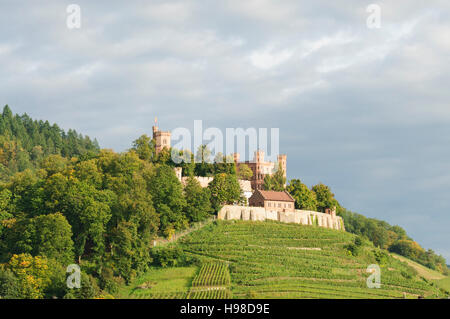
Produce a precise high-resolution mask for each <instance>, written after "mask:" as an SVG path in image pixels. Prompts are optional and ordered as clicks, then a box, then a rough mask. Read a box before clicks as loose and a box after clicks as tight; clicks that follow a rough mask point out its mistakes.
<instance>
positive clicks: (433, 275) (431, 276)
mask: <svg viewBox="0 0 450 319" xmlns="http://www.w3.org/2000/svg"><path fill="white" fill-rule="evenodd" d="M392 256H393V257H395V258H397V259H399V260H401V261H404V262H406V263H407V264H408V265H409V266H411V267H413V268H414V269H415V270H416V271H417V274H418V275H419V276H421V277H424V278H425V279H428V280H439V279H444V278H446V277H445V276H444V275H443V274H441V273H440V272H437V271H435V270H433V269H430V268H427V267H425V266H423V265H421V264H419V263H417V262H415V261H412V260H410V259H408V258H406V257H403V256H400V255H397V254H392Z"/></svg>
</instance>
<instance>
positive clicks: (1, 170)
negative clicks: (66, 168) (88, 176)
mask: <svg viewBox="0 0 450 319" xmlns="http://www.w3.org/2000/svg"><path fill="white" fill-rule="evenodd" d="M98 151H99V146H98V143H97V140H95V139H94V140H91V139H90V138H89V136H83V135H81V134H79V133H77V132H76V131H75V130H71V129H69V130H68V132H67V133H66V132H65V131H64V130H62V129H61V128H60V127H59V126H58V125H57V124H52V125H51V124H50V123H49V122H48V121H42V120H40V121H37V120H33V119H32V118H30V117H29V116H28V115H27V114H22V115H18V114H13V113H12V111H11V109H10V108H9V106H8V105H6V106H5V107H4V108H3V112H2V113H1V114H0V179H2V180H7V178H8V177H9V176H11V175H13V174H14V173H16V172H21V171H24V170H25V169H34V168H38V167H39V165H40V163H41V161H42V160H43V159H44V158H45V157H46V156H48V155H52V154H58V155H61V156H63V157H67V158H71V157H79V156H80V155H83V154H86V153H88V152H92V153H98Z"/></svg>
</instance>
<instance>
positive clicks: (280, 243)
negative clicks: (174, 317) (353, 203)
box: [120, 221, 448, 298]
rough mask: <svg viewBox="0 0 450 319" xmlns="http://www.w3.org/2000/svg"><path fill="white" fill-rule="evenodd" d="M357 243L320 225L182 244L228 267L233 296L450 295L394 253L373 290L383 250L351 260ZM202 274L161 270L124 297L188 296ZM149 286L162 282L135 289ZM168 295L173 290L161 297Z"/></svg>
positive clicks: (196, 238)
mask: <svg viewBox="0 0 450 319" xmlns="http://www.w3.org/2000/svg"><path fill="white" fill-rule="evenodd" d="M353 240H354V235H352V234H350V233H346V232H342V231H336V230H331V229H325V228H319V227H313V226H303V225H296V224H283V223H278V222H251V221H218V222H217V223H214V224H211V225H208V226H206V227H205V228H203V229H201V230H198V231H195V232H193V233H191V234H189V235H187V236H186V237H184V238H182V239H180V240H179V241H178V243H176V245H179V246H181V247H182V248H183V249H184V250H185V252H186V253H188V254H190V255H193V256H196V257H198V258H199V259H200V260H201V261H202V262H204V263H206V262H217V261H221V262H226V263H228V264H229V270H230V274H231V292H232V295H233V297H234V298H403V296H404V294H405V295H406V297H407V298H417V296H419V295H422V296H425V297H429V298H433V297H434V298H435V297H444V294H443V293H442V292H441V291H440V290H439V289H438V288H437V287H435V286H431V285H430V284H429V283H427V282H425V281H424V280H422V279H421V278H420V277H419V276H416V275H414V271H413V270H412V269H411V267H410V266H409V265H408V264H407V263H406V262H405V261H401V260H398V259H396V258H393V257H391V256H389V255H388V259H387V260H386V261H385V262H384V264H381V265H380V266H381V284H382V286H381V288H380V289H369V288H367V285H366V279H367V277H368V276H369V274H368V273H366V268H367V266H368V265H370V264H374V263H378V262H377V261H376V259H375V257H374V253H373V251H375V250H376V249H375V248H373V247H371V246H365V247H364V248H363V251H362V253H360V254H359V255H358V256H356V257H355V256H351V255H349V254H348V252H347V250H346V249H345V248H344V246H345V245H347V244H349V243H351V242H353ZM196 273H198V268H197V267H187V268H166V269H155V270H152V271H150V272H149V273H148V274H146V275H145V276H143V277H142V278H139V280H138V281H137V282H136V283H134V284H133V285H132V286H131V287H128V288H122V290H121V294H120V296H121V297H139V296H141V297H143V298H155V297H156V298H162V297H170V298H173V297H177V298H185V297H186V292H187V291H188V290H189V285H191V284H192V279H193V278H194V276H195V275H196ZM411 274H412V276H411ZM178 278H181V279H182V280H181V282H183V283H182V284H177V285H175V284H169V283H168V282H169V281H172V282H179V281H178ZM143 282H155V283H157V284H156V285H155V286H154V287H152V288H150V289H146V290H133V288H135V287H136V286H138V285H140V284H142V283H143ZM445 284H446V283H444V282H443V285H445ZM447 284H448V283H447ZM164 287H167V288H164ZM168 291H171V293H169V294H165V295H161V294H159V295H158V293H162V292H168ZM175 291H178V292H179V293H178V294H174V293H173V292H175ZM130 293H131V295H130Z"/></svg>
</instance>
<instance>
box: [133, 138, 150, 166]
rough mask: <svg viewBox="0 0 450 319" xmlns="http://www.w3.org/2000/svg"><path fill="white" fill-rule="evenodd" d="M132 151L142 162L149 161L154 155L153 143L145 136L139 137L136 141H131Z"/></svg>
mask: <svg viewBox="0 0 450 319" xmlns="http://www.w3.org/2000/svg"><path fill="white" fill-rule="evenodd" d="M132 149H133V150H135V151H136V153H137V154H138V156H139V158H140V159H141V160H144V161H151V160H152V159H153V158H154V156H155V154H156V150H155V144H154V141H152V139H151V138H150V137H149V136H147V135H146V134H143V135H141V136H140V137H139V138H138V139H137V140H135V141H133V148H132Z"/></svg>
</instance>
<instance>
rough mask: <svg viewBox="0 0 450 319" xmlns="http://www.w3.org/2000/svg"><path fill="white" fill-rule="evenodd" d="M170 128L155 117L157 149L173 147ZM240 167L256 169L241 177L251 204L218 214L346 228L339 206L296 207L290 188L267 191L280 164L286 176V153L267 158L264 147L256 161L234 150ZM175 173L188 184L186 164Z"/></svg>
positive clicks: (208, 179) (203, 181)
mask: <svg viewBox="0 0 450 319" xmlns="http://www.w3.org/2000/svg"><path fill="white" fill-rule="evenodd" d="M170 138H171V133H170V132H168V131H167V132H163V131H160V130H159V128H158V126H157V119H156V118H155V125H154V126H153V139H154V140H155V149H156V153H157V154H158V153H160V152H161V151H162V150H163V149H164V148H167V149H170V147H171V146H170V145H171V143H170ZM233 159H234V163H235V165H236V169H237V170H239V167H240V166H241V165H243V164H245V165H247V166H248V167H249V168H250V169H251V170H252V172H253V176H252V178H251V180H250V181H247V180H239V185H240V186H241V190H242V192H243V194H244V196H245V197H246V198H247V202H248V205H249V206H237V205H225V206H223V207H222V208H221V210H220V211H219V212H218V214H217V218H218V219H224V220H233V219H240V220H254V221H264V220H276V221H279V222H283V223H296V224H302V225H316V226H319V227H325V228H332V229H336V230H345V227H344V221H343V219H342V217H340V216H336V209H335V208H333V209H331V208H327V209H325V213H320V212H315V211H307V210H299V209H295V200H294V198H292V196H291V195H290V194H289V193H288V192H287V191H284V192H275V191H264V190H262V189H263V185H264V178H265V177H266V176H267V175H272V174H274V173H275V172H276V171H277V169H278V167H279V165H281V168H282V170H283V175H284V177H285V178H286V168H287V167H286V160H287V156H286V155H285V154H280V155H278V157H277V159H278V162H270V161H265V160H264V151H262V150H257V151H255V155H254V158H253V160H252V161H244V162H240V161H239V159H240V155H239V153H234V154H233ZM174 170H175V174H176V176H177V178H178V179H179V181H180V182H181V183H182V184H183V185H185V184H186V177H183V176H182V175H183V174H182V168H181V167H175V169H174ZM195 178H196V179H197V180H198V181H199V183H200V185H201V186H202V187H207V186H208V184H209V183H210V182H211V181H212V180H213V178H212V177H202V176H196V177H195Z"/></svg>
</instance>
